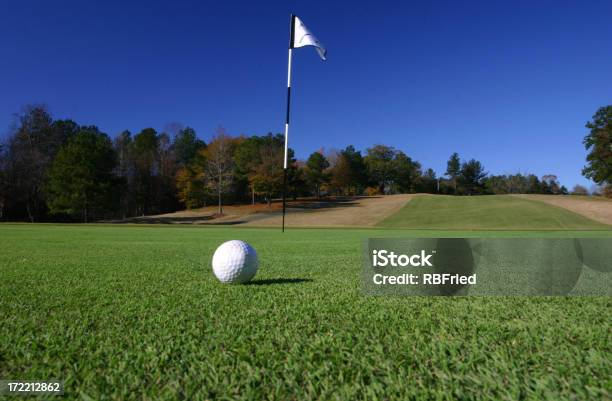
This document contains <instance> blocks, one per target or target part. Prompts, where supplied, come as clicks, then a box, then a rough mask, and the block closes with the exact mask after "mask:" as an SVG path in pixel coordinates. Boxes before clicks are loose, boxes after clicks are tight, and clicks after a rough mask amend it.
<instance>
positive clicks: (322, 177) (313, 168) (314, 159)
mask: <svg viewBox="0 0 612 401" xmlns="http://www.w3.org/2000/svg"><path fill="white" fill-rule="evenodd" d="M328 168H329V162H328V161H327V159H326V158H325V156H323V154H322V153H321V152H314V153H312V154H311V155H310V156H309V157H308V160H307V161H306V166H305V167H304V175H305V178H306V182H307V183H308V185H309V186H310V187H311V188H314V193H315V195H316V197H317V199H319V198H320V197H321V185H322V184H324V183H325V182H327V180H328V179H329V176H328V174H327V169H328Z"/></svg>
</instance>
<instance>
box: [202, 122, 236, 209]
mask: <svg viewBox="0 0 612 401" xmlns="http://www.w3.org/2000/svg"><path fill="white" fill-rule="evenodd" d="M233 149H234V141H233V140H232V138H231V137H230V136H229V135H227V134H226V133H225V131H224V130H223V129H219V130H218V131H217V134H216V135H215V137H214V138H213V140H212V142H210V144H209V145H208V147H207V148H206V150H205V153H204V154H205V156H206V178H207V180H206V181H207V185H208V187H209V188H210V189H211V190H212V191H213V192H214V193H215V195H216V196H217V200H218V205H219V211H218V213H219V214H223V201H222V198H223V195H224V194H226V193H228V192H229V191H230V189H231V187H232V181H233V178H234V167H235V166H234V160H233V159H232V153H233Z"/></svg>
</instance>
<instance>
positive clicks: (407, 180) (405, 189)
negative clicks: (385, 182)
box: [392, 151, 421, 193]
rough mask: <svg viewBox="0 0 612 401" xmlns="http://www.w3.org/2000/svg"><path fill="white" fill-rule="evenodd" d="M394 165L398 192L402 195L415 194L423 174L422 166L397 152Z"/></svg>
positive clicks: (402, 153)
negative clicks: (416, 186)
mask: <svg viewBox="0 0 612 401" xmlns="http://www.w3.org/2000/svg"><path fill="white" fill-rule="evenodd" d="M392 164H393V172H394V183H395V186H396V187H397V190H398V191H399V192H402V193H409V192H414V191H415V185H416V183H417V180H418V177H419V176H420V174H421V164H420V163H419V162H416V161H413V160H412V159H411V158H410V157H408V156H407V155H406V154H405V153H404V152H402V151H397V152H396V154H395V156H394V158H393V162H392Z"/></svg>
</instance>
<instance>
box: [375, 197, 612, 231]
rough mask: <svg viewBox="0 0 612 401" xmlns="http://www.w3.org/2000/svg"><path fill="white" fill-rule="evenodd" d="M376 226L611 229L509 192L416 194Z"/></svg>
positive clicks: (450, 228)
mask: <svg viewBox="0 0 612 401" xmlns="http://www.w3.org/2000/svg"><path fill="white" fill-rule="evenodd" d="M379 226H380V227H402V228H411V229H438V230H602V229H603V230H610V229H612V226H609V225H605V224H602V223H599V222H596V221H593V220H590V219H588V218H586V217H583V216H581V215H579V214H576V213H573V212H570V211H568V210H565V209H562V208H559V207H556V206H552V205H548V204H545V203H543V202H538V201H532V200H526V199H520V198H517V197H513V196H508V195H495V196H439V195H437V196H431V195H423V196H418V197H415V198H414V199H412V200H411V201H410V202H408V203H407V204H406V206H404V207H403V208H402V209H401V210H400V211H399V212H398V213H396V214H394V215H392V216H390V217H388V218H387V219H385V220H383V221H382V222H380V223H379Z"/></svg>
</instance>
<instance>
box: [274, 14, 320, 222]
mask: <svg viewBox="0 0 612 401" xmlns="http://www.w3.org/2000/svg"><path fill="white" fill-rule="evenodd" d="M304 46H314V47H315V49H316V50H317V53H319V57H321V59H322V60H324V61H325V60H326V55H327V50H325V47H323V45H322V44H321V42H319V41H318V40H317V38H316V37H315V36H314V35H313V34H312V33H310V31H309V30H308V28H306V25H304V23H303V22H302V21H301V20H300V19H299V18H298V17H297V16H295V15H293V14H291V21H290V28H289V60H288V62H287V113H286V115H285V157H284V159H283V223H282V232H285V211H286V209H287V162H288V158H289V111H290V110H291V57H292V55H293V49H295V48H298V47H304Z"/></svg>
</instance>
